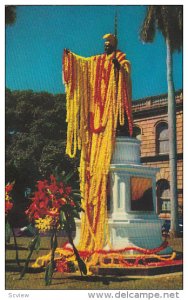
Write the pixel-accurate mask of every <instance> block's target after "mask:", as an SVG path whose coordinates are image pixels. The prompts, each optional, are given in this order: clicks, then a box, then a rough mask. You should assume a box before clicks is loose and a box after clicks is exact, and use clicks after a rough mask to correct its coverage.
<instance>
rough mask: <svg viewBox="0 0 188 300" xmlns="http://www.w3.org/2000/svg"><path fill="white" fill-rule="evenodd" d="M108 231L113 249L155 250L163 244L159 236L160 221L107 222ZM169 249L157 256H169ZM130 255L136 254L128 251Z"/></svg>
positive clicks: (160, 235) (133, 251)
mask: <svg viewBox="0 0 188 300" xmlns="http://www.w3.org/2000/svg"><path fill="white" fill-rule="evenodd" d="M109 231H110V238H111V245H112V248H113V249H120V248H126V247H132V248H133V247H139V248H143V249H155V248H158V247H160V246H161V244H162V243H163V239H162V234H161V220H159V219H151V220H147V219H146V220H142V219H133V220H127V221H126V220H125V221H113V220H111V219H110V220H109ZM172 252H173V250H172V248H171V247H167V248H165V249H164V250H162V251H160V252H159V254H171V253H172ZM130 253H131V254H133V253H138V252H137V251H135V250H130Z"/></svg>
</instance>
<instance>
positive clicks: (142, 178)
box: [109, 137, 172, 254]
mask: <svg viewBox="0 0 188 300" xmlns="http://www.w3.org/2000/svg"><path fill="white" fill-rule="evenodd" d="M157 171H158V169H157V168H151V167H147V166H143V165H141V163H140V141H138V140H137V139H134V138H129V137H118V138H117V139H116V148H115V151H114V155H113V159H112V163H111V166H110V186H111V199H110V207H111V209H110V212H109V230H110V238H111V244H112V246H113V248H114V249H119V248H125V247H134V246H135V247H141V248H147V249H153V248H156V247H159V246H160V245H161V244H162V242H163V240H162V234H161V226H162V221H161V220H160V219H159V218H158V216H157V213H156V177H155V176H156V172H157ZM136 197H137V198H138V199H136ZM132 252H133V251H132ZM171 252H172V249H171V248H170V247H169V248H166V249H165V250H163V251H162V252H161V254H169V253H171Z"/></svg>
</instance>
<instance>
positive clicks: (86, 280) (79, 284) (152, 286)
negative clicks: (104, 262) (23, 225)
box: [6, 237, 183, 290]
mask: <svg viewBox="0 0 188 300" xmlns="http://www.w3.org/2000/svg"><path fill="white" fill-rule="evenodd" d="M30 239H31V238H27V237H18V238H17V242H18V247H19V259H20V263H21V267H20V268H19V267H18V266H17V264H16V262H15V250H14V245H13V239H11V243H10V245H9V246H8V249H7V251H6V289H7V290H10V289H13V290H33V289H34V290H38V289H39V290H40V289H42V290H44V289H50V290H53V289H55V290H63V289H66V290H76V289H77V290H87V289H89V290H90V289H91V290H102V289H103V290H108V289H114V290H166V289H168V290H181V289H183V277H182V273H181V272H179V273H172V274H165V275H157V276H150V277H144V278H141V277H134V278H133V277H129V276H119V277H117V276H84V277H81V276H80V273H74V274H73V273H72V274H71V273H70V274H61V273H55V274H54V276H53V280H52V284H51V285H50V286H45V282H44V271H42V272H40V273H26V274H25V276H24V278H23V279H22V280H19V271H20V269H21V268H22V266H23V264H24V261H25V259H26V257H27V255H28V250H27V245H28V243H29V241H30ZM41 240H42V241H41V249H40V251H39V253H38V254H36V252H34V253H33V256H32V258H31V260H32V261H33V262H34V260H35V259H36V257H37V256H41V255H43V254H47V253H48V252H49V247H50V238H49V237H43V238H42V239H41ZM63 242H64V241H63V238H58V244H59V245H61V244H62V243H63ZM169 244H170V246H172V248H173V249H174V250H175V251H180V252H182V238H176V239H169Z"/></svg>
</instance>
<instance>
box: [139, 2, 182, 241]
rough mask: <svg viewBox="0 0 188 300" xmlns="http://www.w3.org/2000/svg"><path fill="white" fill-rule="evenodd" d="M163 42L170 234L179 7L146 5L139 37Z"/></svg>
mask: <svg viewBox="0 0 188 300" xmlns="http://www.w3.org/2000/svg"><path fill="white" fill-rule="evenodd" d="M157 29H158V30H159V31H160V32H161V33H162V35H163V37H164V39H165V42H166V49H167V56H166V65H167V84H168V130H169V167H170V194H171V234H172V235H173V236H176V235H177V234H178V199H177V145H176V99H175V89H174V82H173V53H174V52H175V51H180V50H181V49H182V44H183V6H182V5H150V6H148V8H147V13H146V16H145V19H144V22H143V24H142V27H141V31H140V37H141V39H142V40H143V41H144V42H153V40H154V37H155V33H156V30H157Z"/></svg>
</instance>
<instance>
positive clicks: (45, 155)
mask: <svg viewBox="0 0 188 300" xmlns="http://www.w3.org/2000/svg"><path fill="white" fill-rule="evenodd" d="M5 96H6V182H8V181H13V180H15V188H14V195H13V200H14V202H15V207H16V209H17V207H19V206H20V203H23V202H24V201H25V196H24V192H25V189H26V188H27V187H29V188H31V190H33V188H34V186H35V182H36V180H40V179H42V178H44V177H47V176H49V175H50V174H52V173H53V171H54V170H57V172H58V173H62V172H63V171H64V172H65V173H68V172H70V170H71V172H73V173H74V174H73V177H72V178H71V180H72V185H73V187H76V188H78V186H79V183H78V181H79V176H78V165H79V157H78V158H76V159H75V160H73V159H70V158H69V157H68V156H67V155H65V147H66V130H67V125H66V121H65V120H66V101H65V95H64V94H61V95H52V94H49V93H46V92H41V93H35V92H33V91H31V90H28V91H11V90H9V89H6V95H5ZM23 206H24V205H23ZM24 208H25V207H24Z"/></svg>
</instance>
